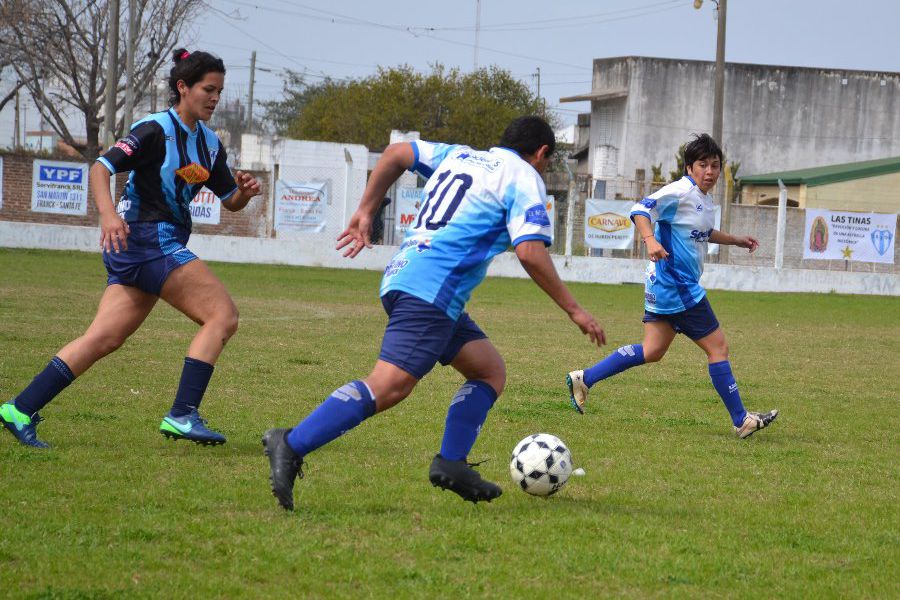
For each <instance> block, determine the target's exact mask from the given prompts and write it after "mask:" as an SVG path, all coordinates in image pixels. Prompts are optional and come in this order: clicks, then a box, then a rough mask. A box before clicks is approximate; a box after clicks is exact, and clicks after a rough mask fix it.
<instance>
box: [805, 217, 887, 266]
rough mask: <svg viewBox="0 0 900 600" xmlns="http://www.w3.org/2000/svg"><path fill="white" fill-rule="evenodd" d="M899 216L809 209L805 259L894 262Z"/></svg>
mask: <svg viewBox="0 0 900 600" xmlns="http://www.w3.org/2000/svg"><path fill="white" fill-rule="evenodd" d="M896 229H897V215H890V214H883V213H858V212H837V211H832V210H823V209H816V208H808V209H806V227H805V228H804V230H803V232H804V233H803V258H805V259H810V258H812V259H820V260H855V261H859V262H875V263H890V264H893V262H894V239H895V238H896Z"/></svg>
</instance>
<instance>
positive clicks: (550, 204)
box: [544, 195, 556, 243]
mask: <svg viewBox="0 0 900 600" xmlns="http://www.w3.org/2000/svg"><path fill="white" fill-rule="evenodd" d="M544 208H546V209H547V218H549V219H550V242H551V243H552V242H555V241H556V196H550V195H548V196H547V205H546V206H545V207H544Z"/></svg>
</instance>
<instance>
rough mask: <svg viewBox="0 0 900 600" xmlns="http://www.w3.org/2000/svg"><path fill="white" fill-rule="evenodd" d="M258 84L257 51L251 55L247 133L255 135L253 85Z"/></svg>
mask: <svg viewBox="0 0 900 600" xmlns="http://www.w3.org/2000/svg"><path fill="white" fill-rule="evenodd" d="M254 83H256V50H254V51H253V52H251V53H250V97H249V98H248V99H247V133H253V84H254Z"/></svg>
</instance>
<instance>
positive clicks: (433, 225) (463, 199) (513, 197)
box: [381, 141, 552, 319]
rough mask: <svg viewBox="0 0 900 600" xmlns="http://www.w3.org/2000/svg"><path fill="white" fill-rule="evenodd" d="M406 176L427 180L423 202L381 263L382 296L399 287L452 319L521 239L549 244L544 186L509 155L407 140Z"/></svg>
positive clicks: (497, 150) (508, 152) (502, 150)
mask: <svg viewBox="0 0 900 600" xmlns="http://www.w3.org/2000/svg"><path fill="white" fill-rule="evenodd" d="M412 148H413V152H414V155H415V164H414V165H413V167H412V169H411V170H413V171H415V172H417V173H419V174H420V175H422V176H423V177H426V178H428V183H426V185H425V188H424V190H423V193H422V196H423V198H422V204H421V207H420V208H419V213H418V215H417V216H416V219H415V221H414V223H413V226H412V227H410V229H409V230H408V231H407V233H406V238H405V239H404V240H403V244H402V245H401V246H400V251H399V252H398V253H397V254H396V255H395V256H394V259H393V260H392V261H391V262H390V263H389V264H388V266H387V268H386V269H385V272H384V279H382V282H381V295H382V296H384V295H385V294H387V293H388V292H390V291H392V290H399V291H402V292H406V293H408V294H411V295H413V296H415V297H417V298H420V299H422V300H424V301H425V302H428V303H430V304H433V305H434V306H435V307H437V308H438V309H440V310H441V311H443V312H445V313H447V315H448V316H449V317H450V318H451V319H456V318H457V317H459V315H460V313H461V312H462V309H463V306H465V304H466V301H468V299H469V296H471V294H472V290H473V289H474V288H475V287H476V286H477V285H478V284H479V283H480V282H481V280H482V279H484V276H485V273H486V271H487V268H488V265H489V264H490V262H491V259H492V258H493V257H494V256H496V255H497V254H498V253H500V252H503V251H504V250H506V249H507V248H509V247H510V246H511V245H512V246H518V245H519V244H520V243H521V242H523V241H526V240H539V241H541V242H543V243H544V244H545V245H547V246H549V245H550V242H551V235H552V232H551V224H550V219H549V218H548V215H547V211H546V208H545V207H546V205H547V193H546V190H545V188H544V182H543V180H542V179H541V177H540V175H539V174H538V172H537V171H535V170H534V168H533V167H532V166H531V165H529V164H528V163H527V162H525V161H524V160H522V158H521V157H520V156H519V155H518V154H517V153H516V152H514V151H512V150H509V149H507V148H499V147H497V148H492V149H491V150H489V151H486V152H485V151H479V150H473V149H471V148H469V147H467V146H456V145H448V144H435V143H431V142H425V141H415V142H412Z"/></svg>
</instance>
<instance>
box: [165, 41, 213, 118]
mask: <svg viewBox="0 0 900 600" xmlns="http://www.w3.org/2000/svg"><path fill="white" fill-rule="evenodd" d="M172 62H173V63H175V66H173V67H172V70H171V71H169V104H170V105H171V106H176V105H177V104H178V101H179V100H181V95H180V94H179V93H178V82H179V81H183V82H184V83H185V84H187V86H188V87H191V86H192V85H194V84H195V83H197V82H198V81H200V80H201V79H203V77H204V75H206V74H207V73H222V74H223V75H224V74H225V63H223V62H222V59H221V58H219V57H217V56H213V55H212V54H210V53H209V52H203V51H202V50H195V51H194V52H190V51H188V50H187V49H185V48H178V49H176V50H174V51H173V52H172Z"/></svg>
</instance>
